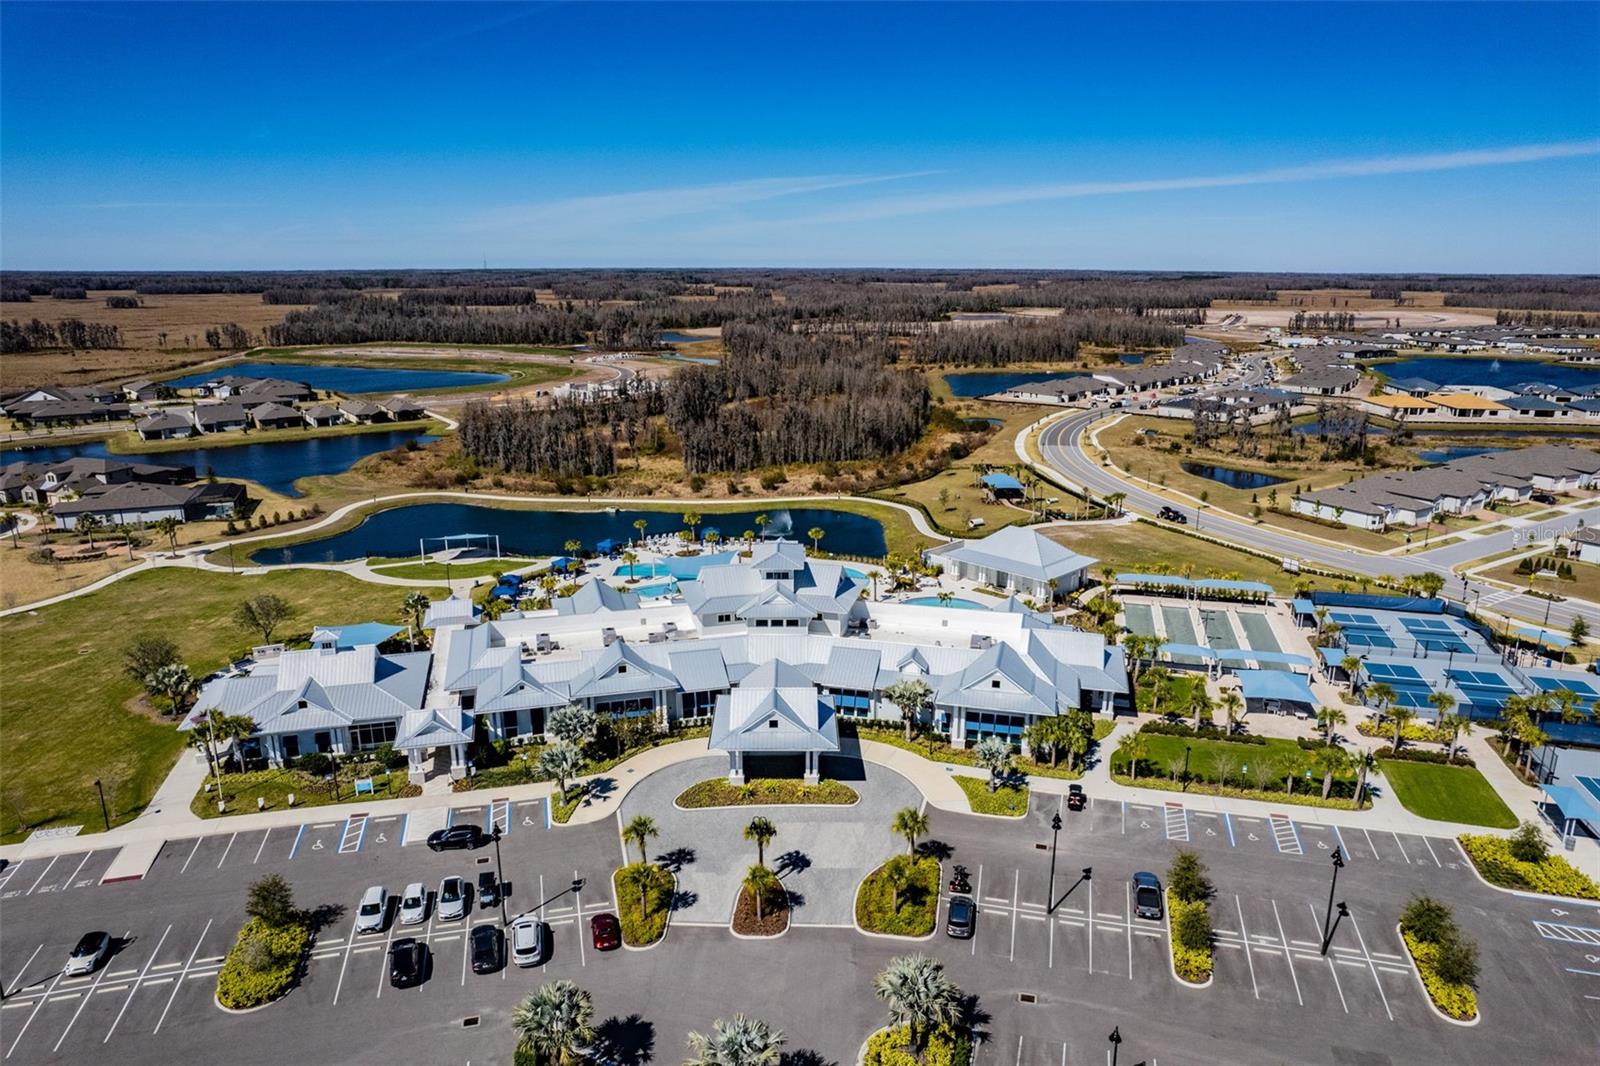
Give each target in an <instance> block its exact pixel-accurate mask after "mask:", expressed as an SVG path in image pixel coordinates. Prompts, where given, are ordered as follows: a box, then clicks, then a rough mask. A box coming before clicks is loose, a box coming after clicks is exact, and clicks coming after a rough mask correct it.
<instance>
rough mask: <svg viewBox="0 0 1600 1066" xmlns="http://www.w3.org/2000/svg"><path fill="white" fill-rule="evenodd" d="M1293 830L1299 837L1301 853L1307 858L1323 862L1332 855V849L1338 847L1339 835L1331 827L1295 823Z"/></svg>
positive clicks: (1312, 823) (1311, 823) (1313, 823)
mask: <svg viewBox="0 0 1600 1066" xmlns="http://www.w3.org/2000/svg"><path fill="white" fill-rule="evenodd" d="M1294 829H1295V834H1296V835H1297V836H1298V837H1299V842H1300V849H1301V852H1302V853H1303V854H1304V855H1305V856H1306V857H1307V858H1311V859H1324V860H1325V859H1327V858H1329V857H1330V856H1332V855H1333V849H1334V848H1337V847H1339V846H1340V840H1339V838H1340V834H1339V833H1336V832H1335V831H1334V828H1333V826H1331V825H1321V824H1318V823H1316V822H1295V823H1294Z"/></svg>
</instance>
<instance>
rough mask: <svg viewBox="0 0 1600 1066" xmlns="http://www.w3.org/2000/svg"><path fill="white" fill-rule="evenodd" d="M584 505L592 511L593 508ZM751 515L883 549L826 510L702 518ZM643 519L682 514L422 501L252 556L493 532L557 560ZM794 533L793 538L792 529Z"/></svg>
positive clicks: (781, 530)
mask: <svg viewBox="0 0 1600 1066" xmlns="http://www.w3.org/2000/svg"><path fill="white" fill-rule="evenodd" d="M590 506H598V504H591V505H590ZM757 514H765V515H767V517H768V518H769V519H770V521H769V522H768V524H767V527H766V530H767V532H768V533H769V534H770V535H772V536H780V535H781V536H785V537H790V538H794V537H796V536H797V535H798V536H800V537H803V536H804V535H805V533H804V531H805V530H808V529H810V528H811V527H812V526H817V527H819V528H821V529H822V530H823V531H824V532H825V535H824V537H823V539H822V543H823V544H824V545H826V546H827V547H828V548H830V549H832V550H833V551H836V552H839V553H840V554H842V555H864V556H869V557H872V558H877V557H881V556H882V555H883V554H884V553H885V552H886V551H887V550H888V547H887V545H886V544H885V542H884V539H883V524H882V523H881V522H879V521H878V520H877V519H875V518H867V517H865V516H863V515H858V514H851V513H850V512H848V511H831V510H827V509H825V508H821V507H787V508H782V509H777V510H766V511H754V510H751V511H732V512H721V511H719V512H717V513H716V514H715V515H713V514H711V513H707V514H706V516H705V517H706V520H707V522H708V523H709V522H713V521H714V522H716V524H717V526H718V528H720V529H721V530H722V532H723V534H724V535H726V536H729V537H738V536H740V535H742V534H743V532H744V531H745V530H746V529H750V530H754V529H755V528H756V524H755V518H756V515H757ZM640 518H642V519H644V522H645V534H646V535H647V536H654V535H656V534H672V533H677V532H678V531H679V530H681V529H682V528H683V516H682V514H681V513H679V512H676V511H630V510H621V509H619V510H616V511H611V512H606V511H598V510H597V511H560V510H531V511H520V510H510V509H507V508H501V507H485V506H481V505H478V504H465V503H424V504H413V505H410V506H406V507H394V508H391V509H389V510H387V511H379V512H378V513H377V514H374V515H372V516H371V517H369V518H367V519H366V520H365V521H364V522H362V523H361V524H360V525H359V526H356V527H355V528H354V529H349V530H346V531H344V532H343V533H334V534H331V535H329V536H326V537H322V538H320V539H318V540H311V541H306V542H305V543H303V544H296V545H293V546H291V547H287V548H272V549H268V550H265V551H260V552H257V553H256V554H255V556H254V558H255V560H256V561H257V562H260V563H267V564H272V563H289V562H302V563H308V562H315V563H321V562H343V561H346V560H350V559H363V558H366V557H367V556H369V555H382V556H404V555H411V554H413V553H414V552H416V551H417V540H418V538H420V537H443V536H447V535H450V534H456V533H495V534H499V536H500V540H501V550H502V551H504V552H506V553H508V554H519V555H559V554H561V553H562V552H564V551H565V545H566V542H567V541H569V540H580V541H582V542H583V543H584V544H587V545H593V544H594V543H596V542H597V541H601V540H605V539H607V538H611V539H615V540H621V541H627V540H631V539H633V538H634V537H635V536H637V535H638V530H636V529H634V527H633V523H634V520H635V519H640ZM797 530H798V531H799V533H798V534H797V533H796V531H797Z"/></svg>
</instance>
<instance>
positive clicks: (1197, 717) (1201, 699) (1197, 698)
mask: <svg viewBox="0 0 1600 1066" xmlns="http://www.w3.org/2000/svg"><path fill="white" fill-rule="evenodd" d="M1189 709H1190V710H1192V711H1194V731H1195V732H1196V733H1198V732H1200V724H1201V722H1202V721H1207V722H1211V721H1212V718H1211V715H1212V712H1213V711H1214V710H1215V708H1214V707H1213V706H1212V705H1211V697H1210V696H1208V695H1206V690H1205V688H1204V686H1202V685H1196V686H1195V687H1194V689H1193V690H1192V691H1191V692H1190V693H1189ZM1212 724H1215V723H1214V722H1213V723H1212Z"/></svg>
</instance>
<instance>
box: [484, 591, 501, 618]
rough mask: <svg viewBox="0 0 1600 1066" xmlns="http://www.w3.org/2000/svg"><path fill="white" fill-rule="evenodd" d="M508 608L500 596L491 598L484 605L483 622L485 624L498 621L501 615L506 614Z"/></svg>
mask: <svg viewBox="0 0 1600 1066" xmlns="http://www.w3.org/2000/svg"><path fill="white" fill-rule="evenodd" d="M506 607H507V604H506V601H505V600H502V599H501V598H500V597H499V596H490V597H489V598H488V599H487V600H485V601H484V604H483V620H484V621H485V622H493V621H496V620H498V619H499V618H500V616H501V615H503V614H505V613H506Z"/></svg>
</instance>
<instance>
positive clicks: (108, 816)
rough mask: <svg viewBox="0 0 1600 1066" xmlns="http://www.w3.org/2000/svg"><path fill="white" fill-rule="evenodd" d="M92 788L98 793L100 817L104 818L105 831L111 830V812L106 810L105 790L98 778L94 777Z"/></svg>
mask: <svg viewBox="0 0 1600 1066" xmlns="http://www.w3.org/2000/svg"><path fill="white" fill-rule="evenodd" d="M94 790H95V791H96V792H98V793H99V794H100V817H101V818H103V819H104V820H105V823H106V832H108V833H109V832H111V813H110V812H109V811H107V810H106V790H105V788H104V787H103V786H102V785H101V784H100V779H99V778H98V777H97V778H95V779H94Z"/></svg>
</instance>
